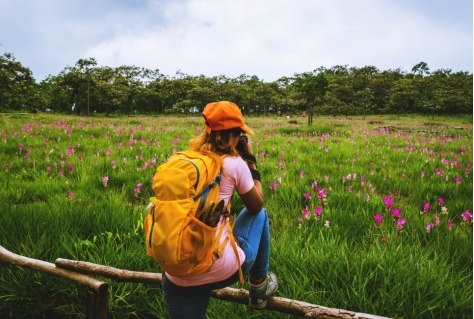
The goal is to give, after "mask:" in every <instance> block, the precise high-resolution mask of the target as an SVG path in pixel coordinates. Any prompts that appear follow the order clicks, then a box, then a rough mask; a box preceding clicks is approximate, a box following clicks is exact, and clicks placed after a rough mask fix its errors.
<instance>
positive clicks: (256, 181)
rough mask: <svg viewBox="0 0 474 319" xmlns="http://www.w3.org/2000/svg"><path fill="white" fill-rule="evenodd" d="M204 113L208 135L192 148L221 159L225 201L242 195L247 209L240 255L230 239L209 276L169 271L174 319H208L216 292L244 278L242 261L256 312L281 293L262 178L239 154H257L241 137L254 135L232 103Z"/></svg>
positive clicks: (240, 223)
mask: <svg viewBox="0 0 474 319" xmlns="http://www.w3.org/2000/svg"><path fill="white" fill-rule="evenodd" d="M202 115H203V117H204V119H205V124H204V126H205V130H206V132H205V133H203V134H202V135H200V136H199V137H198V138H196V139H195V140H193V141H192V142H191V144H190V147H189V149H190V150H198V151H201V152H205V153H207V154H210V155H211V156H214V157H215V158H216V160H218V161H221V162H222V180H221V182H220V192H219V197H220V199H223V200H224V204H225V205H226V206H227V204H228V203H229V202H230V201H231V198H232V195H233V193H234V191H236V192H237V193H238V194H239V196H240V198H241V200H242V202H243V203H244V205H245V208H244V209H243V210H242V211H241V212H240V214H239V215H238V216H237V217H236V219H235V224H234V228H233V235H234V237H235V239H236V241H237V242H238V246H239V247H237V250H238V255H239V256H237V255H236V254H235V252H234V249H233V248H232V243H231V242H230V241H227V244H226V246H225V248H224V250H223V252H222V254H221V257H220V258H219V259H217V260H216V261H215V262H214V263H213V265H212V266H211V268H210V269H209V270H208V271H207V272H206V273H204V274H201V275H196V276H187V277H175V276H171V275H169V274H166V273H165V274H164V276H163V296H164V299H165V304H166V309H167V312H168V316H169V318H180V319H182V318H205V317H206V311H207V306H208V304H209V299H210V297H211V291H212V290H215V289H221V288H224V287H227V286H229V285H231V284H233V283H235V282H237V281H238V280H239V266H240V265H239V262H238V261H239V260H240V261H242V265H241V267H242V272H243V273H244V274H249V275H250V278H249V306H250V307H251V308H255V309H263V308H265V306H266V304H267V299H268V298H269V297H270V296H271V295H272V294H273V293H275V291H276V290H277V289H278V282H277V279H276V276H275V275H274V274H273V273H269V272H268V262H269V256H270V230H269V224H268V215H267V211H266V210H265V209H264V208H263V191H262V185H261V183H260V174H259V172H258V171H257V165H256V164H255V163H254V161H247V162H246V161H244V160H243V159H242V157H241V156H240V155H239V152H238V151H237V149H239V150H240V151H241V152H243V153H246V154H252V145H251V143H250V141H249V140H248V138H247V136H242V137H241V135H242V134H243V133H249V134H254V132H253V131H252V130H251V129H250V128H249V127H248V126H247V125H245V123H244V119H243V116H242V113H241V112H240V109H239V107H238V106H237V105H236V104H234V103H232V102H227V101H220V102H214V103H209V104H208V105H207V106H206V107H205V108H204V111H203V112H202ZM252 157H253V156H248V155H247V156H245V158H250V159H251V158H252ZM226 222H227V221H226V219H224V218H221V220H220V222H219V224H218V227H223V226H225V223H226ZM227 236H228V233H227V227H224V230H223V235H222V237H221V241H223V240H224V239H225V238H226V237H227Z"/></svg>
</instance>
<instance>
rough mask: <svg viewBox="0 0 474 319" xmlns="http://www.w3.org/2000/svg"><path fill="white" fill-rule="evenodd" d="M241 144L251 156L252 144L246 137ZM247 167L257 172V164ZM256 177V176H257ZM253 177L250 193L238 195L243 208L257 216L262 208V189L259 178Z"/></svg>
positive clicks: (249, 164)
mask: <svg viewBox="0 0 474 319" xmlns="http://www.w3.org/2000/svg"><path fill="white" fill-rule="evenodd" d="M242 143H243V144H244V150H245V152H247V153H248V154H252V144H251V142H250V140H249V139H248V138H247V137H246V138H245V139H244V140H243V141H242ZM247 165H248V167H249V169H250V170H257V164H255V163H252V162H248V161H247ZM257 175H258V174H257ZM252 176H253V182H254V186H253V187H252V189H250V191H248V192H247V193H245V194H239V196H240V199H241V200H242V202H243V203H244V205H245V207H247V209H248V210H249V211H250V212H251V213H255V214H257V213H258V212H260V211H261V210H262V208H263V189H262V183H261V182H260V179H259V178H255V177H257V176H254V174H252Z"/></svg>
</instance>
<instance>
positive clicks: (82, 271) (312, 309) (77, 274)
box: [0, 246, 389, 319]
mask: <svg viewBox="0 0 474 319" xmlns="http://www.w3.org/2000/svg"><path fill="white" fill-rule="evenodd" d="M0 260H1V261H4V262H7V263H10V264H12V265H16V266H19V267H25V268H30V269H33V270H38V271H42V272H45V273H48V274H51V275H55V276H60V277H63V278H66V279H68V280H71V281H74V282H76V283H79V284H81V285H83V286H86V287H88V288H89V295H88V299H87V314H86V318H87V319H106V318H108V286H107V283H104V282H102V281H99V280H97V279H95V278H93V277H90V276H88V275H95V276H101V277H105V278H109V279H112V280H114V281H116V282H135V283H144V284H153V285H161V283H162V276H161V274H160V273H149V272H138V271H130V270H124V269H118V268H113V267H109V266H104V265H98V264H93V263H90V262H85V261H76V260H68V259H62V258H58V259H56V260H55V262H54V264H51V263H48V262H45V261H41V260H36V259H31V258H28V257H24V256H20V255H16V254H14V253H12V252H10V251H8V250H6V249H5V248H3V247H2V246H0ZM212 297H213V298H216V299H219V300H224V301H229V302H234V303H241V304H247V303H248V298H249V297H248V291H247V290H245V289H235V288H230V287H228V288H224V289H219V290H214V291H213V292H212ZM265 309H266V310H272V311H277V312H281V313H286V314H291V315H296V316H300V317H303V318H316V319H389V318H387V317H380V316H376V315H370V314H365V313H360V312H354V311H348V310H343V309H335V308H328V307H323V306H319V305H314V304H310V303H307V302H303V301H298V300H292V299H287V298H281V297H275V296H274V297H270V298H269V299H268V303H267V307H266V308H265Z"/></svg>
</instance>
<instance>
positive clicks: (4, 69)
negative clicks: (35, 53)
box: [0, 53, 40, 111]
mask: <svg viewBox="0 0 474 319" xmlns="http://www.w3.org/2000/svg"><path fill="white" fill-rule="evenodd" d="M39 93H40V91H39V90H38V86H37V84H36V82H35V79H34V78H33V73H32V72H31V70H30V69H29V68H27V67H25V66H23V65H22V64H21V63H20V62H18V61H16V59H15V57H14V56H13V54H12V53H5V54H4V55H2V56H0V105H1V106H2V107H4V108H6V109H14V110H21V109H27V110H28V111H34V110H36V107H37V104H38V100H39Z"/></svg>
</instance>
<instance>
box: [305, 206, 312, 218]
mask: <svg viewBox="0 0 474 319" xmlns="http://www.w3.org/2000/svg"><path fill="white" fill-rule="evenodd" d="M310 215H311V212H310V211H309V209H308V206H306V208H305V209H303V217H304V218H306V219H309V218H310Z"/></svg>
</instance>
